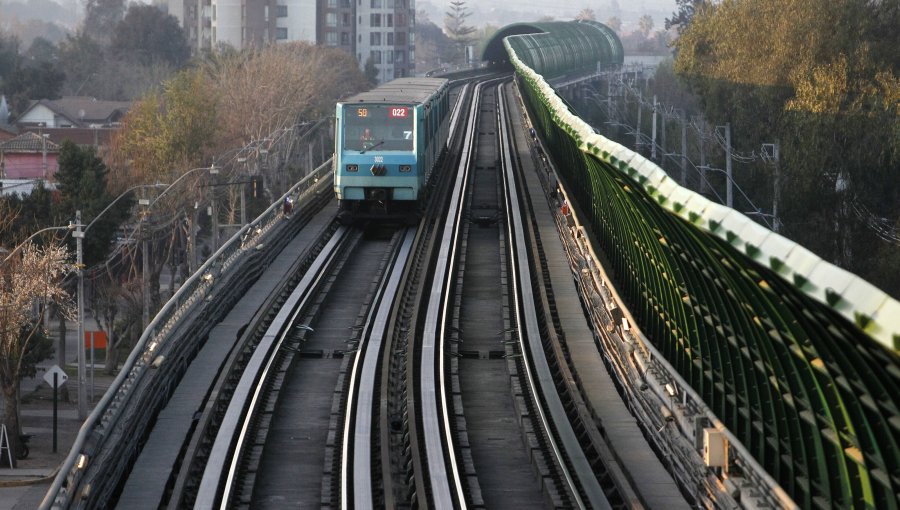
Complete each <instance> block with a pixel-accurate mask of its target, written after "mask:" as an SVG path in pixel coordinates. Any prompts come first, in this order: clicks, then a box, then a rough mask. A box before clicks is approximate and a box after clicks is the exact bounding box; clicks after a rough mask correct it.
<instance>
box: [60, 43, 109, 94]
mask: <svg viewBox="0 0 900 510" xmlns="http://www.w3.org/2000/svg"><path fill="white" fill-rule="evenodd" d="M59 61H60V63H61V64H62V66H63V72H65V73H66V78H67V82H66V86H65V87H64V91H65V93H66V95H77V94H82V93H89V92H90V86H91V83H90V82H91V81H92V78H94V76H95V75H96V73H97V71H98V70H99V69H101V68H102V67H103V66H104V63H105V62H106V61H107V55H106V49H105V48H104V47H103V46H102V45H101V44H100V43H98V42H97V41H96V40H95V39H93V38H92V37H91V36H90V35H88V33H87V32H86V31H84V30H80V31H78V32H76V33H75V34H74V35H69V36H67V37H66V40H65V41H62V42H61V43H59ZM92 95H93V94H92ZM100 97H104V96H100Z"/></svg>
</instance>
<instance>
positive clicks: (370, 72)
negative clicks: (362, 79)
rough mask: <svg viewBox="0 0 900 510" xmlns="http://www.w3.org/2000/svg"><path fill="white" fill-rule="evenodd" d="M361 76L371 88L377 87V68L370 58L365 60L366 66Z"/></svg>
mask: <svg viewBox="0 0 900 510" xmlns="http://www.w3.org/2000/svg"><path fill="white" fill-rule="evenodd" d="M363 74H365V75H366V80H368V81H369V84H371V85H372V86H373V87H374V86H375V85H378V68H377V67H375V62H374V61H373V60H372V57H369V58H367V59H366V65H365V67H364V68H363Z"/></svg>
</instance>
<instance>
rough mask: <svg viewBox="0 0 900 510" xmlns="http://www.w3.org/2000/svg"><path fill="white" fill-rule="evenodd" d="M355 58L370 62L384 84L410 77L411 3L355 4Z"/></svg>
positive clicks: (372, 0) (373, 0) (375, 0)
mask: <svg viewBox="0 0 900 510" xmlns="http://www.w3.org/2000/svg"><path fill="white" fill-rule="evenodd" d="M356 1H357V4H356V58H357V59H358V60H359V63H360V66H362V67H363V68H365V65H366V62H367V61H368V60H369V59H371V60H372V63H373V64H375V68H376V69H377V70H378V82H379V83H384V82H386V81H390V80H393V79H394V78H400V77H403V76H411V75H412V74H413V69H414V62H415V54H414V46H413V32H414V30H415V12H416V9H415V2H414V0H356Z"/></svg>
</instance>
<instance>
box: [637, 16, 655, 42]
mask: <svg viewBox="0 0 900 510" xmlns="http://www.w3.org/2000/svg"><path fill="white" fill-rule="evenodd" d="M638 26H639V27H640V30H641V35H643V36H644V39H646V38H647V37H648V36H649V35H650V32H652V31H653V18H651V17H650V15H649V14H644V15H643V16H641V18H640V19H639V20H638Z"/></svg>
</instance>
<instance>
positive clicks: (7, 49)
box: [0, 32, 19, 92]
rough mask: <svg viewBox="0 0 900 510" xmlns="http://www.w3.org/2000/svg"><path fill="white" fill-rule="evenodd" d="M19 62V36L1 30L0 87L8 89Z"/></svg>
mask: <svg viewBox="0 0 900 510" xmlns="http://www.w3.org/2000/svg"><path fill="white" fill-rule="evenodd" d="M18 64H19V38H18V37H16V36H15V35H7V34H4V33H3V32H0V89H2V90H4V92H5V90H6V87H7V81H8V80H10V79H11V78H12V77H13V73H14V72H15V70H16V68H17V66H18Z"/></svg>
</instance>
